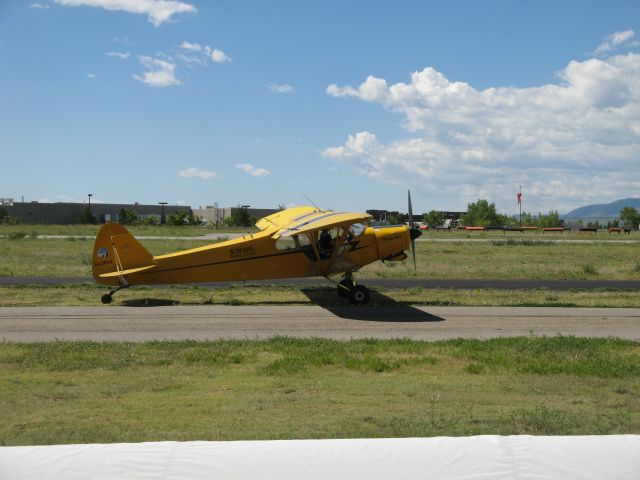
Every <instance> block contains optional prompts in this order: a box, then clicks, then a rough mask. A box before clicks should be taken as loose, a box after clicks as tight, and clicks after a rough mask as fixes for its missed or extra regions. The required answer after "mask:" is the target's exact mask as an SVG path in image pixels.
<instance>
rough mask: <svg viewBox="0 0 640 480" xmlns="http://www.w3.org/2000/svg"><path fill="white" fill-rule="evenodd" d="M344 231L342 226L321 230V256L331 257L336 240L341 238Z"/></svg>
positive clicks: (319, 247)
mask: <svg viewBox="0 0 640 480" xmlns="http://www.w3.org/2000/svg"><path fill="white" fill-rule="evenodd" d="M342 231H343V230H342V228H341V227H336V228H325V229H324V230H320V233H319V234H318V251H319V252H320V258H322V259H326V258H329V257H331V254H332V253H333V250H334V249H335V247H336V240H337V239H338V238H340V236H341V235H342Z"/></svg>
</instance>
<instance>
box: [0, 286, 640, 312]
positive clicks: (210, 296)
mask: <svg viewBox="0 0 640 480" xmlns="http://www.w3.org/2000/svg"><path fill="white" fill-rule="evenodd" d="M107 290H108V289H107V287H99V286H93V285H56V286H45V285H39V286H28V285H24V286H13V287H0V307H20V306H100V305H102V304H101V303H100V296H101V295H102V294H104V293H106V292H107ZM288 304H297V305H323V306H339V305H347V304H349V302H348V300H346V299H342V298H339V297H338V296H337V295H336V291H335V288H332V287H324V286H317V287H305V288H302V289H301V288H300V287H293V286H268V285H263V286H251V285H234V286H232V287H225V288H215V289H212V288H205V287H191V286H173V287H165V288H150V287H132V288H129V289H126V290H122V291H120V292H118V293H117V294H116V295H115V296H114V301H113V303H112V305H126V306H153V305H288ZM371 304H372V305H398V304H400V305H403V304H411V305H427V306H505V307H506V306H509V307H533V306H536V307H625V308H640V295H638V292H637V291H619V290H548V289H533V290H499V289H474V290H454V289H424V288H420V287H413V288H402V289H373V290H372V295H371ZM105 308H108V307H105Z"/></svg>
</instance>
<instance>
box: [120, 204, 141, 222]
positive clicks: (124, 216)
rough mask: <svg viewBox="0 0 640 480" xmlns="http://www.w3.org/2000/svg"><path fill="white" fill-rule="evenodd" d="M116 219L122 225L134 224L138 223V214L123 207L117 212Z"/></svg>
mask: <svg viewBox="0 0 640 480" xmlns="http://www.w3.org/2000/svg"><path fill="white" fill-rule="evenodd" d="M118 221H119V222H120V223H121V224H123V225H135V224H136V223H138V214H137V213H136V212H135V211H133V210H127V209H125V208H123V209H121V210H120V213H118Z"/></svg>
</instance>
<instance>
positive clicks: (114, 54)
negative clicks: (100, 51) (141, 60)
mask: <svg viewBox="0 0 640 480" xmlns="http://www.w3.org/2000/svg"><path fill="white" fill-rule="evenodd" d="M105 55H106V56H107V57H115V58H122V59H125V58H129V57H130V56H131V55H130V53H129V52H107V53H105Z"/></svg>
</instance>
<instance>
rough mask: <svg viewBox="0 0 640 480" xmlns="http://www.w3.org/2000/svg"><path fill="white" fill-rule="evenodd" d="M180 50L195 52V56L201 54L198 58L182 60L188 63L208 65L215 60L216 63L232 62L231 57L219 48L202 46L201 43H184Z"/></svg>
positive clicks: (184, 58)
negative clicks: (208, 61)
mask: <svg viewBox="0 0 640 480" xmlns="http://www.w3.org/2000/svg"><path fill="white" fill-rule="evenodd" d="M180 48H182V49H184V50H188V51H189V52H193V53H194V54H200V58H198V57H184V56H182V57H181V58H182V59H183V60H184V61H185V62H187V63H201V64H205V65H206V63H207V60H213V61H214V62H216V63H225V62H230V61H231V57H229V56H228V55H227V54H226V53H224V52H223V51H222V50H220V49H218V48H211V47H210V46H209V45H200V44H199V43H191V42H186V41H185V42H182V44H180Z"/></svg>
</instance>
